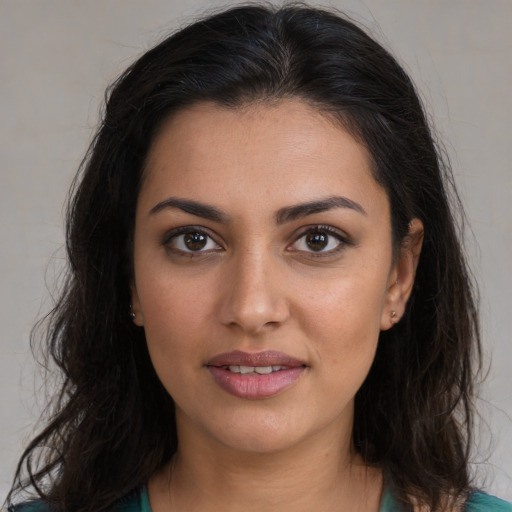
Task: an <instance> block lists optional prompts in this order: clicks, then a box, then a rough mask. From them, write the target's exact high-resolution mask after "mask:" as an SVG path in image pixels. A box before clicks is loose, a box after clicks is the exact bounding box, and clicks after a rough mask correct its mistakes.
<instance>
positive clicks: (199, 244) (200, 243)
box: [184, 233, 206, 251]
mask: <svg viewBox="0 0 512 512" xmlns="http://www.w3.org/2000/svg"><path fill="white" fill-rule="evenodd" d="M184 241H185V245H186V246H187V248H188V249H190V250H191V251H199V250H200V249H203V248H204V246H205V245H206V236H204V235H203V234H201V233H187V234H186V235H185V240H184Z"/></svg>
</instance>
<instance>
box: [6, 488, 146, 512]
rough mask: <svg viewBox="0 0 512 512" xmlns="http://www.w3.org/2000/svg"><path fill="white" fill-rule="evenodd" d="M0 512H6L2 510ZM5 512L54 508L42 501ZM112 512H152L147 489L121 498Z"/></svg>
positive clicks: (47, 510)
mask: <svg viewBox="0 0 512 512" xmlns="http://www.w3.org/2000/svg"><path fill="white" fill-rule="evenodd" d="M0 512H4V510H3V509H2V510H1V511H0ZM5 512H52V507H51V506H50V505H48V504H47V503H44V502H43V501H41V500H37V501H29V502H26V503H21V504H19V505H14V506H13V507H10V508H8V509H7V510H6V511H5ZM111 512H151V507H150V505H149V498H148V494H147V490H146V488H145V487H142V488H141V489H137V490H135V491H133V492H131V493H129V494H127V495H126V496H124V497H123V498H121V499H120V500H119V501H118V502H117V503H116V504H115V505H114V506H113V507H112V509H111Z"/></svg>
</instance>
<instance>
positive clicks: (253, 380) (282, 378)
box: [206, 350, 307, 400]
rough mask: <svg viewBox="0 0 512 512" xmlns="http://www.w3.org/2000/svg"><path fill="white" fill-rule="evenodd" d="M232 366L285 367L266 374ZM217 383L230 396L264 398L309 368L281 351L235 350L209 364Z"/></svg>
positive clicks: (213, 359)
mask: <svg viewBox="0 0 512 512" xmlns="http://www.w3.org/2000/svg"><path fill="white" fill-rule="evenodd" d="M229 366H259V367H262V366H284V367H285V368H283V369H281V370H278V371H273V372H272V373H269V374H265V375H254V374H241V373H235V372H232V371H230V370H229V368H228V367H229ZM206 367H207V369H208V371H209V372H210V373H211V375H212V376H213V378H214V380H215V382H216V383H217V385H218V386H220V387H221V388H222V389H223V390H224V391H227V392H228V393H230V394H231V395H234V396H236V397H239V398H245V399H252V400H257V399H262V398H268V397H271V396H274V395H277V394H279V393H281V392H282V391H284V390H285V389H287V388H288V387H290V386H291V385H292V384H293V383H294V382H296V381H297V380H298V379H299V377H300V376H301V375H302V373H303V372H304V371H305V370H306V368H307V366H306V364H305V363H304V362H303V361H301V360H299V359H296V358H294V357H291V356H289V355H287V354H283V353H282V352H276V351H272V350H268V351H264V352H254V353H250V352H242V351H239V350H235V351H233V352H226V353H223V354H219V355H217V356H215V357H213V358H212V359H211V360H210V361H208V363H207V364H206Z"/></svg>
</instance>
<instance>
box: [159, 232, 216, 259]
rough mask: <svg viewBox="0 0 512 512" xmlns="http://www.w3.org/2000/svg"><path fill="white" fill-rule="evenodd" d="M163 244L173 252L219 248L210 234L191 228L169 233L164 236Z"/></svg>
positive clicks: (207, 250) (206, 250)
mask: <svg viewBox="0 0 512 512" xmlns="http://www.w3.org/2000/svg"><path fill="white" fill-rule="evenodd" d="M164 245H165V246H166V247H169V248H170V249H171V250H173V251H175V252H182V253H188V254H193V253H204V252H209V251H215V250H218V249H221V247H220V246H219V244H217V243H216V242H215V240H213V238H212V237H211V236H210V235H208V234H207V233H205V232H204V231H201V230H198V229H193V228H186V229H180V230H179V231H178V232H176V231H174V232H172V233H169V234H168V235H167V236H166V237H165V240H164Z"/></svg>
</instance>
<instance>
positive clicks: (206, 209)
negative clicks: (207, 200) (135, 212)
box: [149, 197, 229, 223]
mask: <svg viewBox="0 0 512 512" xmlns="http://www.w3.org/2000/svg"><path fill="white" fill-rule="evenodd" d="M166 208H177V209H178V210H181V211H184V212H185V213H190V214H192V215H196V216H197V217H203V218H204V219H208V220H212V221H215V222H223V223H227V222H228V220H229V216H228V215H227V214H226V213H225V212H223V211H222V210H219V209H218V208H215V207H214V206H211V205H208V204H204V203H199V202H197V201H192V200H190V199H179V198H177V197H168V198H167V199H164V200H163V201H160V202H159V203H158V204H156V205H155V206H153V208H151V210H150V211H149V215H155V214H156V213H158V212H160V211H162V210H165V209H166Z"/></svg>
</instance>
